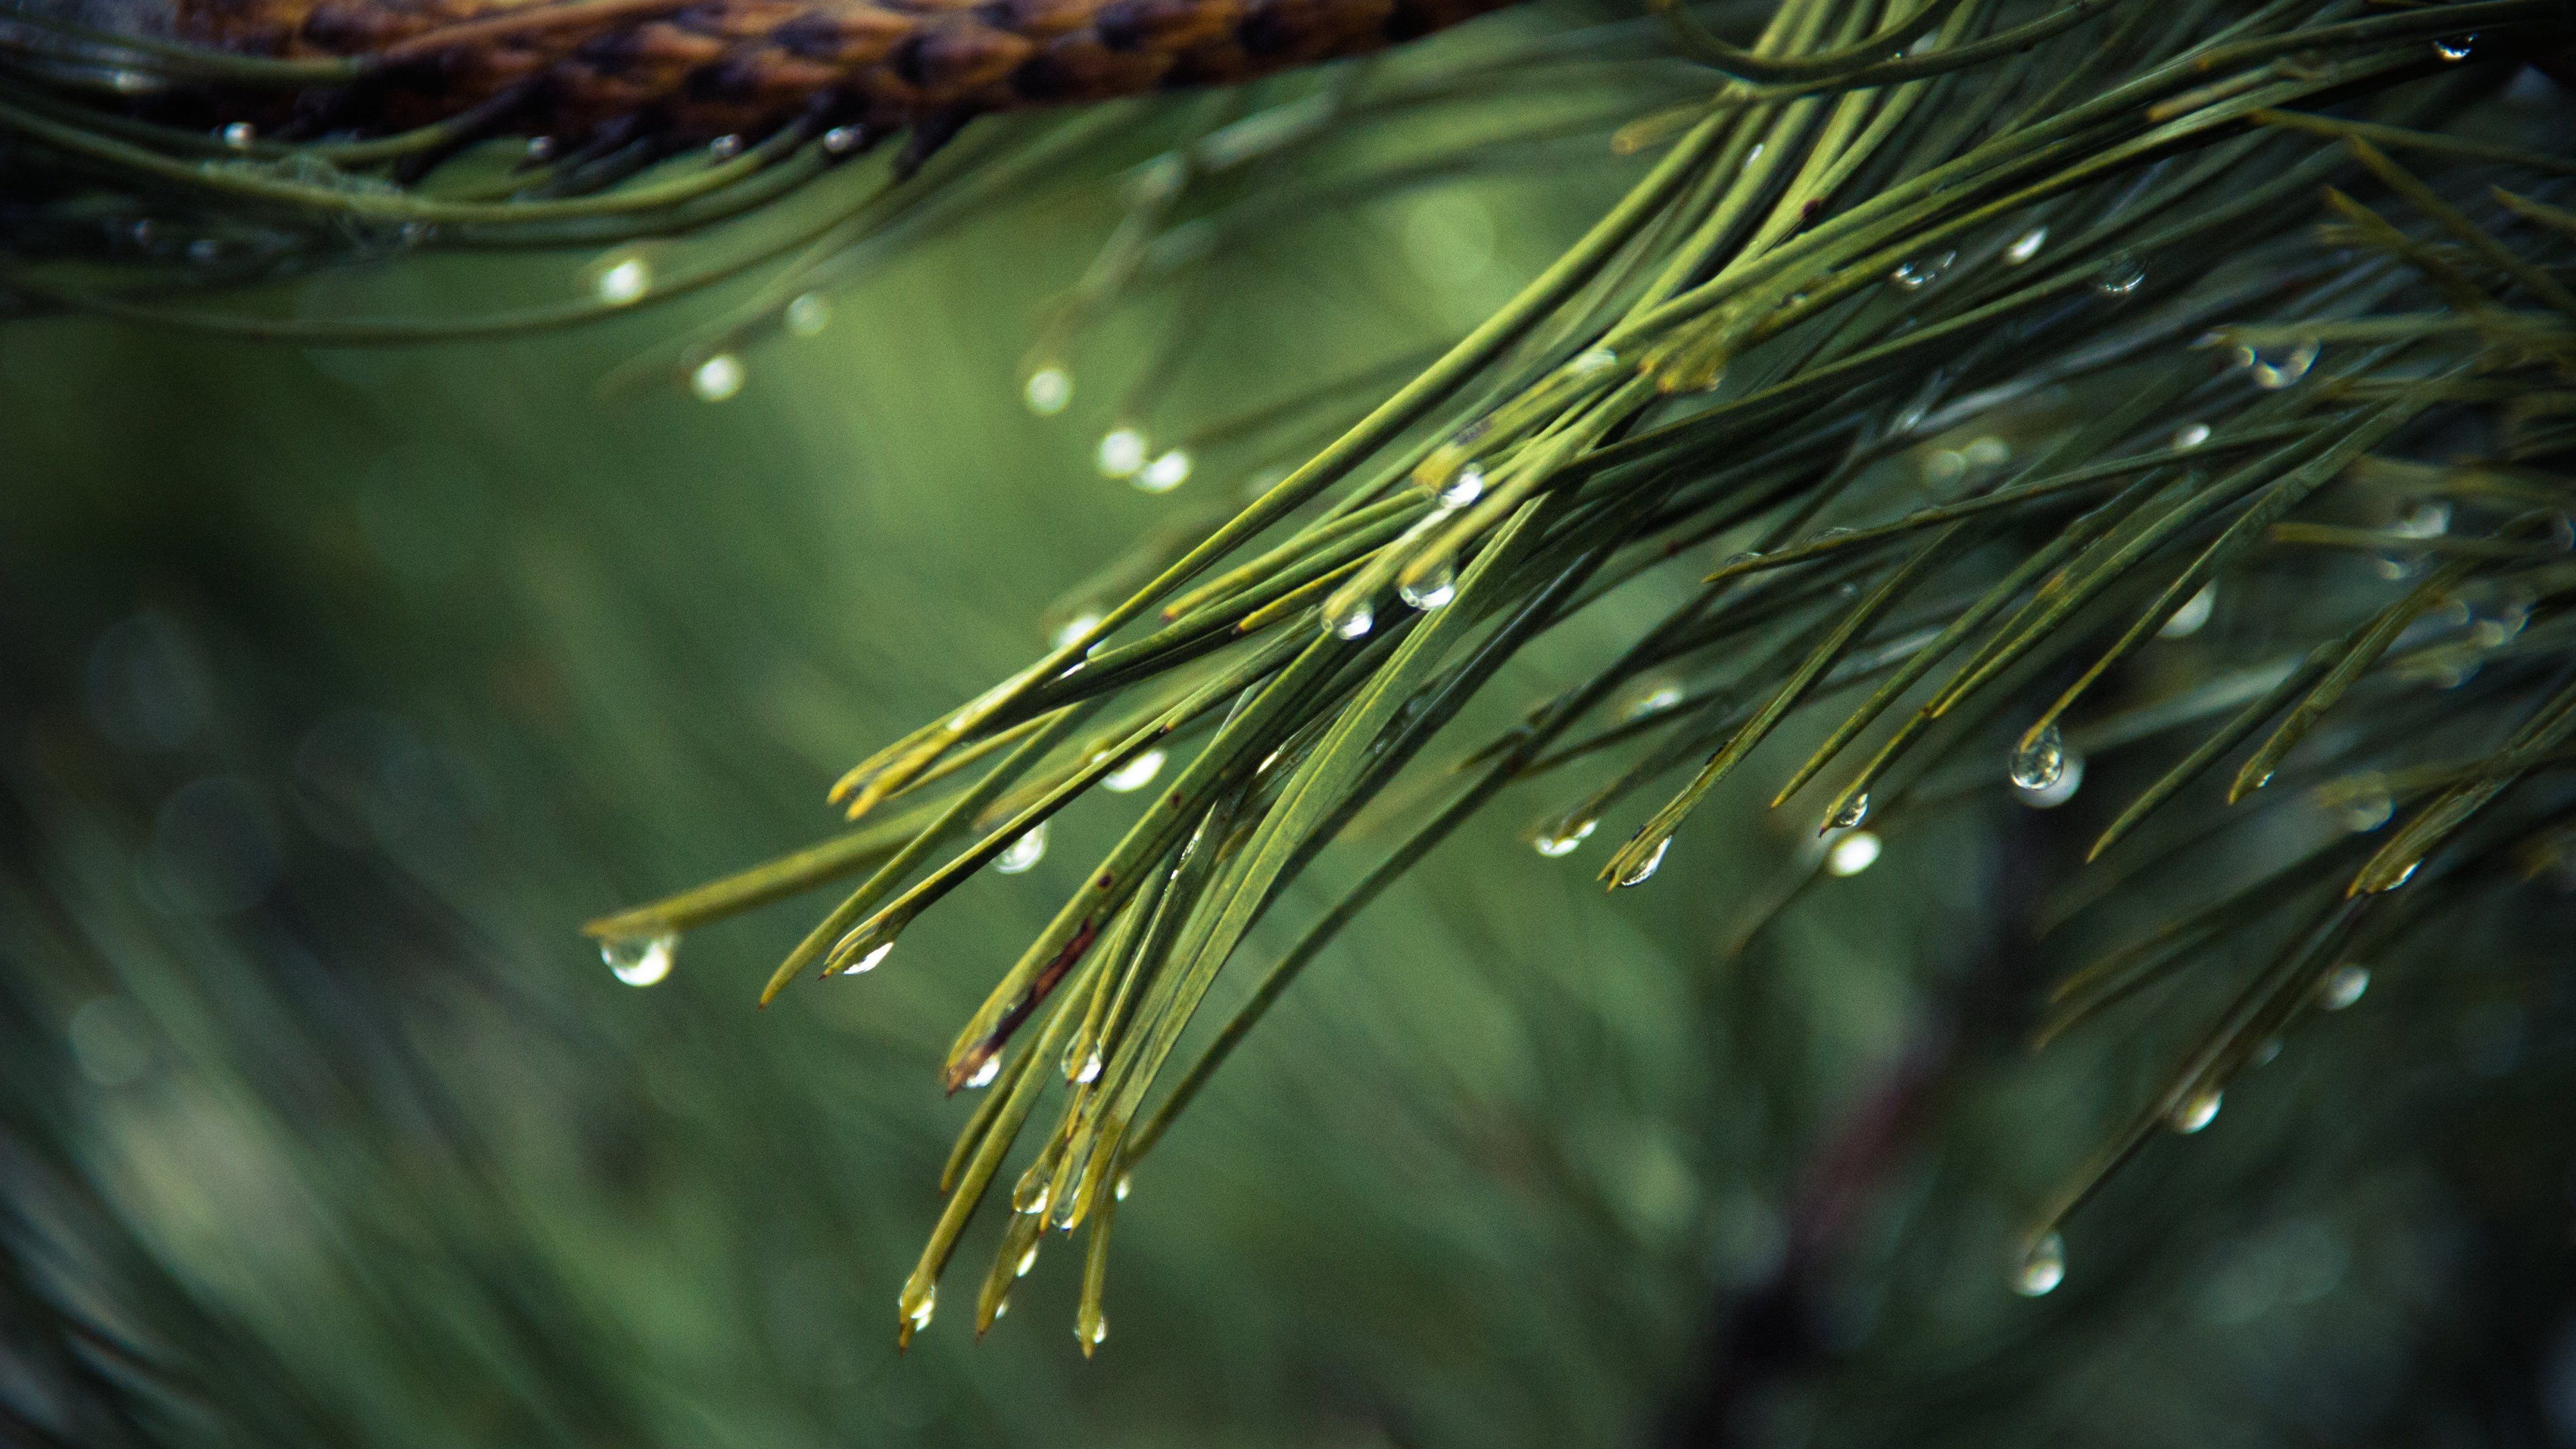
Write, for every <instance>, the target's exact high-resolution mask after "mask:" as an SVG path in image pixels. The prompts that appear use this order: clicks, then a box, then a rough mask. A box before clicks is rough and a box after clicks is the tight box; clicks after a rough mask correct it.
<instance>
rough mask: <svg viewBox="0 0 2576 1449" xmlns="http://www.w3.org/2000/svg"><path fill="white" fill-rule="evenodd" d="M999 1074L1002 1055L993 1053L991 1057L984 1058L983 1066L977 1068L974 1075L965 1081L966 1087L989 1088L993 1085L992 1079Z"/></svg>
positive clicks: (1000, 1072)
mask: <svg viewBox="0 0 2576 1449" xmlns="http://www.w3.org/2000/svg"><path fill="white" fill-rule="evenodd" d="M1001 1074H1002V1054H1001V1053H1000V1052H995V1053H993V1054H992V1055H991V1056H989V1057H986V1058H984V1064H983V1065H982V1066H979V1067H977V1068H976V1069H975V1073H974V1075H973V1076H970V1077H968V1078H967V1079H966V1085H967V1086H969V1087H989V1086H991V1085H993V1079H994V1078H995V1077H998V1076H1000V1075H1001Z"/></svg>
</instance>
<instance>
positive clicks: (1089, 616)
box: [1049, 609, 1100, 649]
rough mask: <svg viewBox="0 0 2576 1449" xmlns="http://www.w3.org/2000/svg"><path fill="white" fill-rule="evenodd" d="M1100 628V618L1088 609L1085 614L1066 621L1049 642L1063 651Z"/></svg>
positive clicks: (1082, 613)
mask: <svg viewBox="0 0 2576 1449" xmlns="http://www.w3.org/2000/svg"><path fill="white" fill-rule="evenodd" d="M1099 627H1100V616H1099V615H1098V614H1096V613H1093V612H1092V611H1090V610H1088V609H1086V610H1084V611H1083V612H1081V613H1079V614H1076V615H1074V616H1073V617H1072V618H1070V619H1067V620H1065V621H1064V623H1063V624H1062V625H1061V626H1060V627H1058V628H1057V629H1056V631H1055V634H1054V636H1053V637H1052V638H1051V639H1050V640H1049V642H1050V643H1052V644H1054V645H1055V647H1057V648H1058V649H1062V648H1064V647H1065V646H1066V645H1068V644H1071V643H1072V642H1073V641H1074V640H1076V639H1079V638H1081V637H1082V636H1083V635H1085V634H1088V633H1090V632H1091V631H1092V630H1094V629H1097V628H1099Z"/></svg>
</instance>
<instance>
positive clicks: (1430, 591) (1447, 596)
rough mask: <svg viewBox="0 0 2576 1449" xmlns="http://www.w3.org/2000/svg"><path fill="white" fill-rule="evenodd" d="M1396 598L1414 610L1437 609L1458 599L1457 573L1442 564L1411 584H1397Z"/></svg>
mask: <svg viewBox="0 0 2576 1449" xmlns="http://www.w3.org/2000/svg"><path fill="white" fill-rule="evenodd" d="M1395 593H1396V597H1398V598H1400V599H1402V600H1404V602H1405V603H1406V604H1408V605H1410V606H1412V607H1413V608H1416V609H1437V608H1439V607H1440V606H1441V605H1443V604H1446V603H1448V602H1449V601H1450V600H1451V599H1454V598H1456V597H1458V571H1457V570H1456V569H1455V568H1453V567H1451V566H1450V565H1448V564H1445V563H1444V564H1442V565H1441V566H1440V567H1438V568H1436V569H1433V570H1432V571H1431V572H1429V573H1427V574H1424V575H1423V576H1422V577H1421V578H1419V579H1416V580H1414V581H1413V582H1411V583H1404V584H1398V585H1396V587H1395Z"/></svg>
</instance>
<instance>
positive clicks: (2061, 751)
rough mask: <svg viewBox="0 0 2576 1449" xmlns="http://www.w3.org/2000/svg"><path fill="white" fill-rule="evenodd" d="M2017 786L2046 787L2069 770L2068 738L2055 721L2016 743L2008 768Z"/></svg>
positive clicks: (2039, 788) (2008, 774) (2038, 788)
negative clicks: (2060, 731)
mask: <svg viewBox="0 0 2576 1449" xmlns="http://www.w3.org/2000/svg"><path fill="white" fill-rule="evenodd" d="M2005 773H2006V775H2007V776H2008V777H2009V778H2010V779H2011V780H2012V782H2013V783H2014V784H2015V785H2018V786H2020V787H2021V788H2022V789H2025V790H2045V789H2047V788H2048V787H2050V786H2051V785H2054V784H2056V783H2057V782H2058V780H2059V779H2060V778H2061V777H2063V776H2064V775H2065V773H2066V737H2065V736H2064V735H2062V734H2060V733H2059V732H2058V729H2057V726H2056V724H2055V723H2053V722H2052V723H2051V724H2050V725H2049V726H2048V727H2047V728H2046V729H2043V730H2041V731H2040V732H2039V733H2038V734H2036V735H2034V736H2032V737H2030V738H2029V739H2027V740H2025V741H2023V742H2022V743H2020V744H2019V745H2016V746H2014V748H2013V754H2012V762H2011V764H2010V765H2009V766H2007V767H2006V770H2005Z"/></svg>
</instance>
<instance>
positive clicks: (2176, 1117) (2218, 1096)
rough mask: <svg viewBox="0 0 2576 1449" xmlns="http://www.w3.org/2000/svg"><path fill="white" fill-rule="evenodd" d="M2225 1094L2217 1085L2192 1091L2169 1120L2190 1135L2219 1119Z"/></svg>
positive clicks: (2176, 1128)
mask: <svg viewBox="0 0 2576 1449" xmlns="http://www.w3.org/2000/svg"><path fill="white" fill-rule="evenodd" d="M2225 1096H2226V1094H2225V1093H2223V1092H2221V1091H2219V1090H2218V1089H2217V1088H2216V1087H2206V1088H2203V1089H2202V1090H2200V1091H2197V1092H2194V1093H2192V1094H2191V1096H2190V1097H2188V1098H2186V1099H2185V1100H2184V1101H2183V1102H2182V1103H2181V1104H2180V1105H2179V1106H2177V1107H2175V1108H2174V1109H2173V1115H2172V1116H2171V1117H2170V1118H2168V1119H2167V1121H2168V1122H2169V1123H2170V1124H2171V1125H2172V1127H2173V1130H2175V1131H2176V1132H2180V1133H2182V1134H2183V1135H2184V1136H2186V1137H2188V1136H2190V1135H2191V1134H2192V1133H2194V1132H2197V1131H2199V1130H2200V1129H2202V1128H2203V1127H2206V1126H2208V1125H2209V1124H2210V1123H2212V1122H2215V1121H2217V1120H2218V1105H2219V1103H2220V1101H2221V1100H2223V1099H2224V1098H2225Z"/></svg>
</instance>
